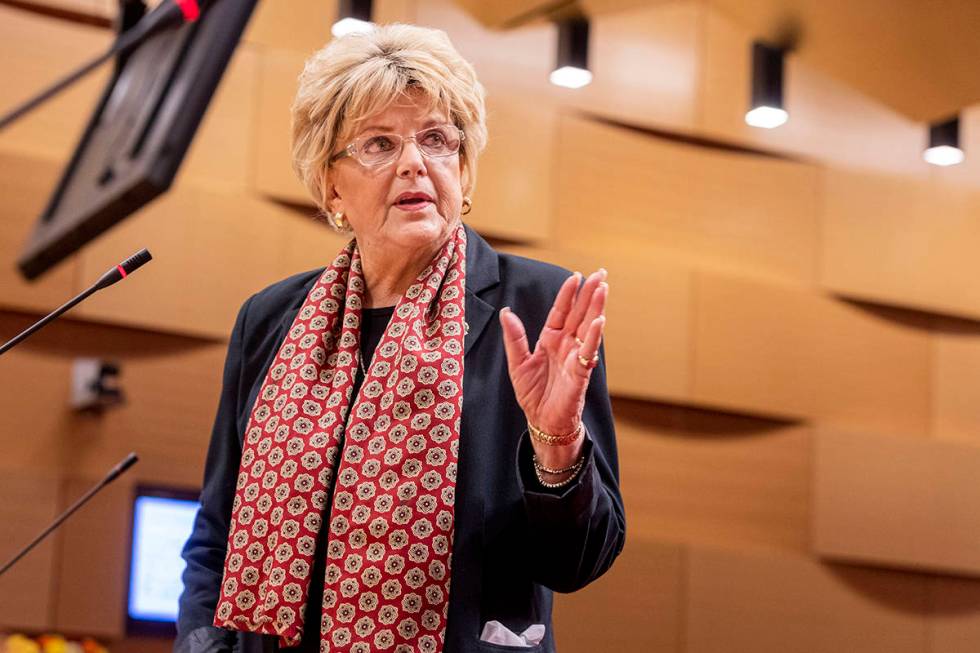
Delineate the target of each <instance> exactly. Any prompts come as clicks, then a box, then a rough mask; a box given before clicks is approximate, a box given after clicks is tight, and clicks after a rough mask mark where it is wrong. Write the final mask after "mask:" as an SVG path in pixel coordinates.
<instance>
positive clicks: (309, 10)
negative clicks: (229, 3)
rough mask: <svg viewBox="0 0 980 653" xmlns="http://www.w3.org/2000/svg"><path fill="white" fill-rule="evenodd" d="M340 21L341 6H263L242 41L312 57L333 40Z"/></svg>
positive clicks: (298, 0) (298, 2)
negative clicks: (316, 51) (338, 20)
mask: <svg viewBox="0 0 980 653" xmlns="http://www.w3.org/2000/svg"><path fill="white" fill-rule="evenodd" d="M336 20H337V2H335V1H333V0H331V1H330V2H323V1H322V0H293V1H292V2H288V3H286V2H259V3H258V4H257V5H256V7H255V12H254V13H253V14H252V19H251V20H250V21H249V24H248V27H247V28H246V30H245V33H244V34H243V35H242V39H243V40H244V41H245V42H246V43H252V44H255V45H259V46H264V47H266V48H286V49H290V50H295V51H297V52H300V53H304V54H307V55H308V54H312V53H313V51H314V50H317V49H319V48H321V47H323V46H324V45H325V44H326V43H327V41H329V40H330V39H331V38H332V37H331V35H330V27H331V26H332V25H333V24H334V22H335V21H336Z"/></svg>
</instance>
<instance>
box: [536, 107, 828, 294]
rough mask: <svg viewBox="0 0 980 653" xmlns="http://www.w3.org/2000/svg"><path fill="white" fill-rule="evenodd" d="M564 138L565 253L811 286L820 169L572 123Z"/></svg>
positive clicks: (560, 185) (560, 195)
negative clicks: (666, 260) (642, 259)
mask: <svg viewBox="0 0 980 653" xmlns="http://www.w3.org/2000/svg"><path fill="white" fill-rule="evenodd" d="M559 134H560V144H559V148H558V160H557V167H558V168H557V169H558V172H557V190H556V195H557V202H556V211H557V218H556V222H555V230H554V235H555V239H556V240H557V241H558V243H559V244H560V245H564V244H565V243H568V247H574V246H576V245H578V246H580V247H581V246H582V243H589V248H590V249H591V250H599V251H608V252H616V253H619V252H630V253H636V254H637V255H644V256H647V257H648V258H654V257H656V258H661V257H663V256H670V257H674V258H683V259H685V260H686V262H688V264H701V263H703V264H711V265H714V266H723V267H725V268H726V269H731V270H739V271H747V272H750V273H752V274H756V275H765V276H770V277H775V278H780V279H782V278H790V279H797V280H801V281H809V280H811V279H813V276H814V274H815V267H816V253H817V250H816V242H815V237H816V233H817V199H818V186H817V181H818V177H817V172H816V169H815V168H813V167H811V166H808V165H802V164H796V163H790V162H786V161H779V160H775V159H769V158H764V157H753V156H744V155H739V154H732V153H725V152H719V151H716V150H711V149H707V148H700V147H692V146H690V145H686V144H679V143H675V142H670V141H667V140H664V139H661V138H657V137H653V136H644V135H640V134H637V133H634V132H631V131H628V130H624V129H617V128H615V127H611V126H607V125H602V124H597V123H594V122H590V121H587V120H582V119H579V118H573V117H563V119H562V121H561V123H560V129H559Z"/></svg>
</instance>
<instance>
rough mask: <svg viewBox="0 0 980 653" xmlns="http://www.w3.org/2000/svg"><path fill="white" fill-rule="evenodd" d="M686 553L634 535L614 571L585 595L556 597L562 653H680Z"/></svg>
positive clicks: (555, 613)
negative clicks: (607, 652) (615, 652)
mask: <svg viewBox="0 0 980 653" xmlns="http://www.w3.org/2000/svg"><path fill="white" fill-rule="evenodd" d="M683 581H684V550H683V549H682V547H680V546H678V545H674V544H667V543H664V542H654V541H648V540H644V539H642V538H639V537H635V536H631V537H630V539H629V541H628V542H627V544H626V547H625V548H624V549H623V552H622V553H621V554H620V555H619V557H618V558H617V559H616V562H615V563H614V564H613V567H612V569H610V570H609V571H608V572H606V574H605V575H604V576H602V577H601V578H599V579H598V580H596V581H594V582H593V583H592V584H590V585H589V586H588V587H586V588H585V589H583V590H579V591H578V592H575V593H573V594H556V595H555V612H554V626H555V639H556V642H557V646H558V649H559V650H560V651H562V653H591V652H592V651H643V652H644V653H680V652H681V651H682V650H683V649H682V648H681V626H682V618H683V614H684V608H683V602H684V591H683Z"/></svg>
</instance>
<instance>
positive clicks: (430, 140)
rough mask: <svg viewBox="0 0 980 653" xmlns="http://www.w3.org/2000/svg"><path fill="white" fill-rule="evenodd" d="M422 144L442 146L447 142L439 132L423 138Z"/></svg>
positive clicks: (427, 134)
mask: <svg viewBox="0 0 980 653" xmlns="http://www.w3.org/2000/svg"><path fill="white" fill-rule="evenodd" d="M422 142H423V143H425V144H426V145H442V144H444V143H445V142H446V137H445V136H444V135H443V133H442V132H441V131H439V130H435V131H431V132H427V133H426V134H425V136H423V137H422Z"/></svg>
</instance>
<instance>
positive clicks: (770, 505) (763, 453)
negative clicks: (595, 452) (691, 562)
mask: <svg viewBox="0 0 980 653" xmlns="http://www.w3.org/2000/svg"><path fill="white" fill-rule="evenodd" d="M613 409H614V412H615V415H616V439H617V443H618V445H619V462H620V476H621V484H620V487H621V489H622V492H623V497H624V500H625V503H626V514H627V522H628V528H629V532H630V537H631V538H632V537H640V538H657V539H661V540H670V541H680V542H686V543H691V544H697V545H709V546H724V547H734V548H755V549H783V550H790V551H796V552H804V551H806V550H807V547H808V543H809V542H808V537H807V532H808V530H809V521H810V504H809V499H810V473H809V470H810V457H811V444H810V434H809V429H807V428H805V427H800V426H794V425H787V424H781V423H778V422H772V421H768V420H761V419H756V418H749V417H739V416H735V415H725V414H722V413H712V412H707V411H698V410H690V409H682V408H677V407H672V406H665V405H651V404H646V403H641V402H637V401H625V400H620V399H617V400H615V402H614V405H613Z"/></svg>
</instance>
